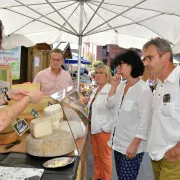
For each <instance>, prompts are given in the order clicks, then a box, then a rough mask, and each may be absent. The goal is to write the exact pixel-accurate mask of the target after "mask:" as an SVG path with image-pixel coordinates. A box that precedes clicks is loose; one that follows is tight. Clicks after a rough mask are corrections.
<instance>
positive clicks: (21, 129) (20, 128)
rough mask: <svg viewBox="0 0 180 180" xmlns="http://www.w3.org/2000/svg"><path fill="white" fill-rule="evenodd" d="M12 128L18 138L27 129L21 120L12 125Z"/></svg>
mask: <svg viewBox="0 0 180 180" xmlns="http://www.w3.org/2000/svg"><path fill="white" fill-rule="evenodd" d="M12 127H13V128H14V130H15V131H16V133H17V134H18V135H19V136H21V135H23V134H24V133H25V132H26V131H27V130H28V129H29V125H28V123H27V122H26V121H25V119H23V118H21V119H19V120H18V121H16V122H15V123H14V124H12Z"/></svg>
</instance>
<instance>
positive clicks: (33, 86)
mask: <svg viewBox="0 0 180 180" xmlns="http://www.w3.org/2000/svg"><path fill="white" fill-rule="evenodd" d="M11 89H23V90H26V91H34V90H40V84H39V83H36V84H14V85H12V86H11Z"/></svg>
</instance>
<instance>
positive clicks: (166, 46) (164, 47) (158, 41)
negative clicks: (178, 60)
mask: <svg viewBox="0 0 180 180" xmlns="http://www.w3.org/2000/svg"><path fill="white" fill-rule="evenodd" d="M151 45H154V46H156V48H157V51H158V53H163V52H169V53H170V55H171V56H170V61H171V62H173V51H172V48H171V45H170V43H169V42H168V41H167V40H165V39H163V38H160V37H156V38H152V39H151V40H150V41H148V42H146V43H145V44H144V46H143V51H144V50H146V49H147V48H148V47H149V46H151Z"/></svg>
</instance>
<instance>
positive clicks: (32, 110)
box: [29, 109, 39, 118]
mask: <svg viewBox="0 0 180 180" xmlns="http://www.w3.org/2000/svg"><path fill="white" fill-rule="evenodd" d="M29 113H30V114H32V115H33V116H34V118H38V116H39V115H38V112H37V111H36V110H35V109H31V110H30V111H29Z"/></svg>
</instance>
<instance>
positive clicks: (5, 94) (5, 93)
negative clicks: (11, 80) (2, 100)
mask: <svg viewBox="0 0 180 180" xmlns="http://www.w3.org/2000/svg"><path fill="white" fill-rule="evenodd" d="M4 96H6V99H7V100H8V101H10V100H11V98H9V96H8V95H7V92H6V91H5V92H4Z"/></svg>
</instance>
